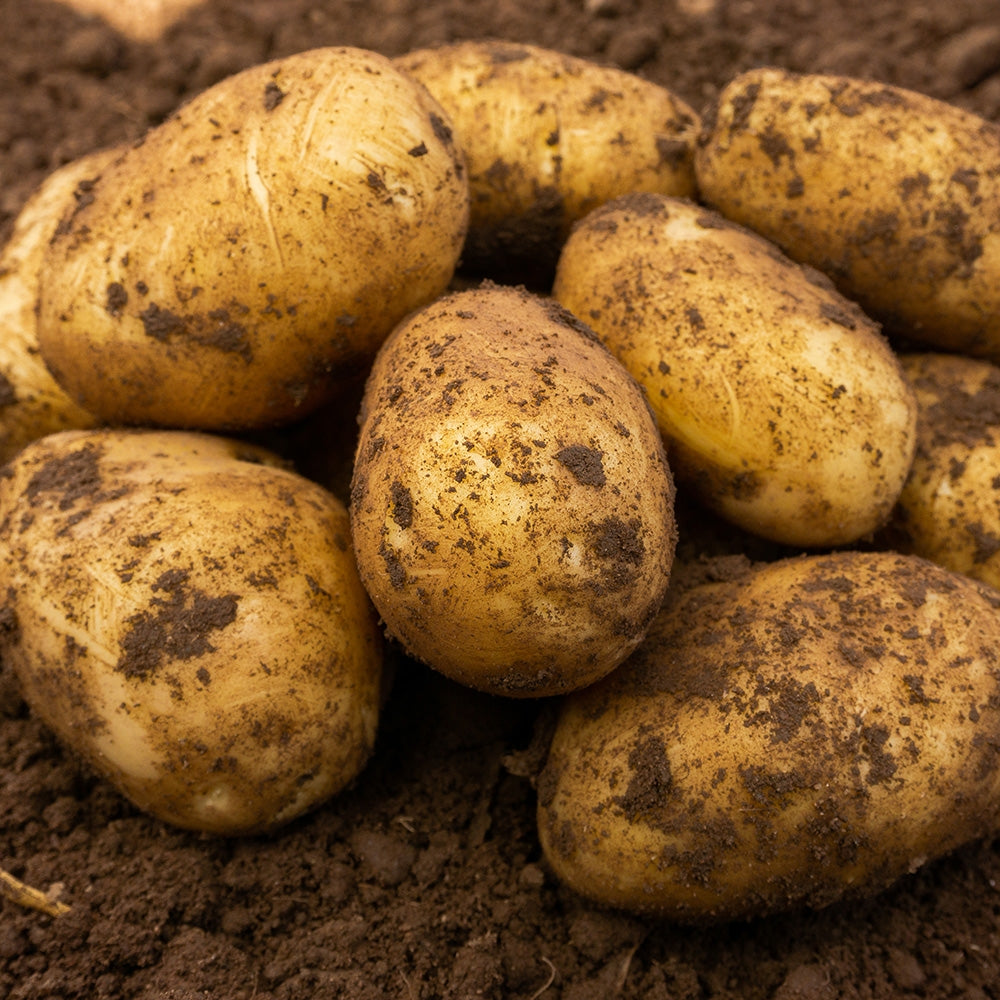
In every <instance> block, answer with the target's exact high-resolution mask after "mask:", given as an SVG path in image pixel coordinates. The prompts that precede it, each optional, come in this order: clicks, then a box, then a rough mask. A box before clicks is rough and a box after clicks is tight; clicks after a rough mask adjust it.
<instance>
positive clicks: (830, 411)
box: [553, 194, 916, 547]
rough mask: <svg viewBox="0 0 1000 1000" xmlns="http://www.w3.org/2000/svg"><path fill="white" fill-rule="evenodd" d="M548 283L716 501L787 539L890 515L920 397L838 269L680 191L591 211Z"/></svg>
mask: <svg viewBox="0 0 1000 1000" xmlns="http://www.w3.org/2000/svg"><path fill="white" fill-rule="evenodd" d="M553 294H554V295H555V297H556V298H557V299H558V300H559V301H560V302H561V303H562V304H563V305H564V306H565V307H566V308H567V309H569V310H570V311H571V312H573V313H574V314H576V315H577V316H579V317H580V318H581V319H582V320H583V321H584V322H586V323H589V324H591V325H592V326H593V328H594V329H595V330H596V331H597V333H598V334H599V335H600V337H601V339H602V340H603V341H604V343H605V344H607V346H608V347H609V348H610V349H611V351H612V353H613V354H614V355H615V356H616V357H617V358H618V359H619V360H620V361H621V362H622V363H623V364H624V365H625V367H626V368H627V369H628V370H629V371H630V372H631V373H632V375H633V376H634V377H635V378H636V379H637V380H638V381H639V382H640V383H641V384H642V385H643V386H644V387H645V389H646V393H647V397H648V399H649V403H650V405H651V406H652V408H653V411H654V413H655V414H656V417H657V421H658V422H659V426H660V430H661V432H662V433H663V435H664V437H665V439H666V440H667V442H668V448H667V451H668V455H669V458H670V464H671V468H672V469H673V471H674V473H675V474H676V476H677V481H678V483H681V484H685V485H686V486H687V487H688V488H690V489H691V490H692V491H693V492H694V493H695V494H696V495H697V496H698V498H699V499H700V500H701V501H702V502H703V503H705V504H706V505H707V506H708V507H710V508H711V509H712V510H715V511H717V512H718V513H719V514H721V515H723V516H724V517H726V518H728V519H729V520H731V521H733V522H734V523H735V524H737V525H739V526H740V527H742V528H744V529H746V530H748V531H751V532H754V533H755V534H757V535H760V536H762V537H764V538H768V539H771V540H772V541H777V542H781V543H784V544H789V545H801V546H816V547H829V546H837V545H845V544H849V543H852V542H854V541H856V540H858V539H859V538H862V537H863V536H865V535H867V534H869V533H870V532H872V531H873V530H874V529H876V528H877V527H879V526H880V525H881V524H883V523H884V522H885V521H886V519H887V518H888V517H889V514H890V512H891V510H892V507H893V504H894V503H895V501H896V498H897V496H898V495H899V491H900V489H901V488H902V485H903V482H904V480H905V478H906V474H907V471H908V470H909V467H910V462H911V460H912V456H913V448H914V442H915V422H916V403H915V401H914V399H913V393H912V391H911V389H910V387H909V385H908V383H907V381H906V379H905V378H904V377H903V375H902V372H901V370H900V367H899V363H898V361H897V360H896V358H895V357H894V355H893V353H892V351H891V350H890V348H889V347H888V345H887V344H886V342H885V340H884V339H883V338H882V336H881V333H880V331H879V328H878V326H877V324H875V323H874V322H873V321H872V320H870V319H868V317H867V316H865V315H864V313H862V312H861V310H860V309H858V308H857V307H856V306H855V305H854V304H853V303H851V302H849V301H848V300H846V299H844V298H843V297H842V296H841V295H839V294H838V293H837V292H836V291H835V290H834V288H833V287H832V285H830V283H829V281H827V280H826V279H824V278H823V277H822V276H821V275H819V274H818V273H816V272H815V271H813V270H811V269H804V268H802V267H801V266H799V265H798V264H795V263H793V262H792V261H791V260H789V259H788V258H787V257H785V256H784V255H782V254H781V253H780V252H779V251H778V250H777V248H776V247H775V246H774V245H773V244H771V243H769V242H768V241H766V240H764V239H763V238H761V237H759V236H757V235H756V234H754V233H752V232H750V231H748V230H746V229H744V228H743V227H741V226H737V225H734V224H732V223H729V222H727V221H726V220H725V219H723V218H722V217H721V216H719V215H718V214H717V213H714V212H711V211H709V210H708V209H705V208H702V207H700V206H698V205H695V204H694V203H693V202H690V201H687V200H685V199H678V198H668V197H666V196H663V195H655V194H636V195H627V196H625V197H623V198H619V199H615V200H614V201H612V202H609V203H608V204H606V205H604V206H603V207H601V208H599V209H597V210H596V211H595V212H592V213H591V214H590V215H589V216H588V217H587V218H586V219H584V220H583V221H582V222H581V223H580V224H579V225H578V226H577V228H576V229H575V230H574V232H573V235H572V236H571V237H570V239H569V240H568V241H567V243H566V246H565V248H564V250H563V253H562V256H561V257H560V260H559V268H558V271H557V274H556V282H555V286H554V292H553Z"/></svg>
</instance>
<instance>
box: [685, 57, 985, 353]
mask: <svg viewBox="0 0 1000 1000" xmlns="http://www.w3.org/2000/svg"><path fill="white" fill-rule="evenodd" d="M695 168H696V172H697V177H698V186H699V189H700V191H701V195H702V197H703V199H704V200H706V201H707V202H708V203H710V204H712V205H714V206H715V207H716V208H717V209H718V210H719V211H720V212H722V213H723V214H724V215H726V216H728V217H729V218H731V219H734V220H736V221H737V222H741V223H743V224H744V225H747V226H749V227H751V228H752V229H755V230H756V231H757V232H759V233H761V234H763V235H764V236H766V237H768V238H769V239H771V240H773V241H774V242H775V243H777V244H779V245H780V246H781V247H782V248H783V249H784V250H785V251H786V252H787V253H788V254H789V255H790V256H792V257H794V258H795V259H796V260H800V261H805V262H806V263H809V264H812V265H813V266H814V267H817V268H820V269H821V270H823V271H825V272H826V273H827V274H829V275H830V276H831V277H832V278H833V280H834V281H835V282H836V283H837V285H838V287H839V288H840V289H841V291H843V292H844V293H845V294H847V295H848V296H850V297H852V298H854V299H856V300H857V301H858V302H859V303H860V304H861V306H862V307H863V308H864V309H865V311H867V312H868V313H870V314H871V315H873V316H874V317H875V318H877V319H879V320H880V321H882V322H883V323H884V324H885V325H886V328H887V330H888V331H889V332H890V333H892V334H894V335H900V336H903V337H905V338H907V339H911V340H915V341H919V342H922V343H924V344H927V345H930V346H933V347H938V348H942V349H945V350H955V351H962V352H964V353H968V354H973V355H977V356H982V357H987V358H993V359H994V360H998V359H1000V128H998V127H997V126H996V125H994V124H992V123H990V122H987V121H984V120H983V119H981V118H979V117H977V116H975V115H973V114H972V113H970V112H968V111H963V110H961V109H959V108H956V107H953V106H951V105H949V104H946V103H944V102H942V101H938V100H934V99H932V98H930V97H926V96H924V95H923V94H918V93H914V92H912V91H908V90H902V89H900V88H898V87H891V86H887V85H886V84H883V83H875V82H870V81H863V80H855V79H850V78H847V77H841V76H822V75H808V74H807V75H798V74H794V73H789V72H786V71H784V70H779V69H756V70H751V71H749V72H747V73H744V74H742V75H740V76H738V77H736V78H735V79H734V80H733V81H732V82H731V83H730V84H729V85H728V86H727V87H726V88H725V89H724V90H723V91H722V93H721V94H720V96H719V99H718V104H717V107H716V109H715V110H714V111H713V112H712V113H711V114H709V115H706V127H705V130H704V135H703V137H702V139H701V140H700V141H699V144H698V150H697V153H696V157H695Z"/></svg>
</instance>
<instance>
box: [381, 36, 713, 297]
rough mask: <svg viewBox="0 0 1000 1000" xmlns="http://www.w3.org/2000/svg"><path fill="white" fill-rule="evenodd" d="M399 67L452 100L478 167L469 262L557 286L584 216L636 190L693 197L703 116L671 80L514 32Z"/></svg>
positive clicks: (494, 273)
mask: <svg viewBox="0 0 1000 1000" xmlns="http://www.w3.org/2000/svg"><path fill="white" fill-rule="evenodd" d="M396 65H398V66H399V67H401V68H402V69H404V70H405V71H406V72H407V73H409V74H411V75H412V76H414V77H416V78H417V79H418V80H420V81H421V82H422V83H423V84H425V85H426V87H427V88H428V90H430V92H431V93H432V94H433V95H434V96H435V97H436V98H437V100H438V101H440V102H441V104H442V106H443V107H444V108H445V110H446V111H447V112H448V114H449V116H450V118H451V120H452V122H453V123H454V128H455V137H456V140H457V142H458V144H459V145H460V146H461V147H462V149H463V150H464V152H465V157H466V161H467V163H468V169H469V187H470V194H471V205H470V215H469V235H468V239H467V243H466V248H465V252H464V256H463V262H464V264H465V265H466V266H468V267H469V268H471V269H474V270H477V271H478V272H479V273H480V274H485V275H487V276H489V277H492V278H497V277H503V278H504V279H505V280H509V281H513V280H514V279H519V280H521V279H523V280H528V281H530V282H531V283H532V284H533V285H536V286H539V287H544V288H545V289H546V290H547V289H548V287H549V283H550V281H551V271H552V268H553V267H554V266H555V261H556V258H557V256H558V253H559V247H560V246H561V245H562V243H563V242H564V241H565V239H566V237H567V236H568V235H569V231H570V228H571V227H572V225H573V223H574V222H575V221H576V220H577V219H580V218H582V217H583V216H584V215H586V214H587V212H589V211H591V210H592V209H594V208H596V207H597V206H598V205H600V204H602V203H603V202H605V201H608V200H609V199H611V198H614V197H616V196H617V195H622V194H626V193H628V192H629V191H661V192H663V193H664V194H676V195H688V196H690V195H693V194H694V191H695V183H694V162H693V161H694V143H695V139H696V137H697V135H698V131H699V127H700V121H699V119H698V116H697V115H696V114H695V112H694V111H693V109H692V108H690V107H689V106H688V105H687V104H686V103H685V102H683V101H682V100H680V99H679V98H678V97H676V96H675V95H674V94H672V93H671V92H670V91H668V90H667V89H665V88H664V87H660V86H657V85H656V84H653V83H650V82H649V81H648V80H643V79H642V78H640V77H638V76H635V75H633V74H631V73H626V72H625V71H623V70H619V69H615V68H613V67H609V66H600V65H598V64H596V63H593V62H588V61H586V60H583V59H577V58H574V57H572V56H568V55H564V54H562V53H559V52H553V51H551V50H549V49H544V48H539V47H538V46H535V45H524V44H521V43H515V42H505V41H495V40H490V41H467V42H458V43H455V44H453V45H443V46H440V47H437V48H430V49H419V50H417V51H415V52H410V53H408V54H406V55H403V56H400V57H399V58H398V59H397V60H396Z"/></svg>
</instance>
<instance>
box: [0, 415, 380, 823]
mask: <svg viewBox="0 0 1000 1000" xmlns="http://www.w3.org/2000/svg"><path fill="white" fill-rule="evenodd" d="M273 461H274V459H273V458H272V456H270V455H268V454H267V453H266V452H264V451H262V450H260V449H255V448H250V447H249V446H247V445H245V444H241V443H236V442H234V441H228V440H224V439H221V438H214V437H211V436H208V435H199V434H192V433H185V432H181V431H133V432H128V431H110V430H105V431H96V430H95V431H64V432H62V433H59V434H55V435H51V436H49V437H46V438H43V439H42V440H40V441H37V442H35V443H33V444H31V445H28V447H27V448H25V449H24V450H23V451H22V452H21V453H20V455H19V456H18V457H17V458H16V459H15V460H14V461H13V462H12V463H11V464H10V465H9V466H8V467H7V474H6V476H5V477H4V478H3V479H2V480H0V516H2V523H0V551H2V556H0V583H2V586H3V589H2V591H0V592H2V593H4V594H6V599H5V604H4V606H3V609H2V612H0V620H2V624H3V628H2V630H0V652H2V655H3V658H4V662H5V663H7V664H9V665H10V666H11V667H12V668H13V669H14V671H15V672H16V674H17V676H18V678H19V680H20V683H21V686H22V689H23V691H24V697H25V699H26V701H27V702H28V704H29V705H30V706H31V708H32V710H33V711H34V712H35V713H37V715H38V716H39V717H40V718H41V719H42V720H43V721H44V722H45V723H47V724H48V725H49V726H50V727H51V728H52V730H53V731H54V732H55V734H56V735H57V736H58V737H59V738H60V739H61V740H62V742H63V743H64V744H66V746H68V747H69V748H71V749H72V750H74V751H76V752H77V753H79V754H80V755H81V756H82V757H83V758H84V759H86V760H87V761H89V762H90V764H91V765H93V767H94V768H95V769H96V770H97V771H98V772H100V773H101V774H103V775H104V776H105V777H106V778H107V779H109V780H110V781H111V782H112V784H114V785H115V786H116V787H117V788H118V789H119V790H120V791H121V792H122V793H124V794H125V795H126V796H127V797H128V798H129V799H131V801H132V802H133V803H135V804H136V805H137V806H139V807H140V808H141V809H144V810H146V811H148V812H150V813H152V814H153V815H154V816H157V817H159V818H160V819H162V820H164V821H166V822H168V823H171V824H174V825H176V826H180V827H185V828H188V829H193V830H201V831H207V832H210V833H216V834H244V833H254V832H260V831H265V830H270V829H273V828H275V827H277V826H279V825H281V824H282V823H285V822H287V821H288V820H291V819H292V818H294V817H296V816H298V815H300V814H301V813H303V812H305V811H306V810H308V809H310V808H312V807H313V806H315V805H317V804H318V803H320V802H322V801H323V800H324V799H326V798H327V797H329V796H330V795H332V794H333V793H334V792H336V791H338V790H340V789H342V788H343V787H344V786H345V785H347V784H348V783H349V782H350V781H351V780H352V779H353V778H354V777H355V776H356V775H357V774H358V773H359V771H360V770H361V768H362V767H363V765H364V764H365V762H366V761H367V759H368V757H369V755H370V753H371V750H372V746H373V742H374V738H375V732H376V726H377V717H378V711H379V698H380V683H381V678H380V674H381V664H382V646H381V642H382V640H381V636H380V634H379V632H378V627H377V621H376V619H375V615H374V610H373V609H372V607H371V604H370V602H369V601H368V598H367V595H366V594H365V592H364V590H363V588H362V586H361V582H360V580H359V579H358V574H357V567H356V564H355V561H354V557H353V554H352V552H351V547H350V525H349V523H348V517H347V510H346V508H345V507H344V506H343V505H342V504H341V503H339V502H338V501H336V500H335V499H334V498H333V497H332V496H331V495H330V494H328V493H327V492H326V491H325V490H323V489H321V488H320V487H319V486H316V485H314V484H312V483H310V482H308V481H307V480H305V479H302V478H301V477H300V476H298V475H296V474H294V473H292V472H289V471H287V470H285V469H284V468H281V467H278V466H276V465H273V464H271V463H272V462H273Z"/></svg>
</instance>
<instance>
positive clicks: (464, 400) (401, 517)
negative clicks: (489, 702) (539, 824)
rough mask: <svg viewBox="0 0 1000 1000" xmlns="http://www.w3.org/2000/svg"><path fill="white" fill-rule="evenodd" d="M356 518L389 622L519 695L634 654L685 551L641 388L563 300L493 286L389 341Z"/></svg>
mask: <svg viewBox="0 0 1000 1000" xmlns="http://www.w3.org/2000/svg"><path fill="white" fill-rule="evenodd" d="M351 518H352V530H353V533H354V540H355V548H356V550H357V553H358V563H359V567H360V570H361V576H362V579H363V580H364V583H365V586H366V587H367V589H368V592H369V593H370V594H371V595H372V599H373V601H374V602H375V606H376V607H377V608H378V610H379V612H380V614H381V616H382V618H383V620H384V621H385V624H386V628H387V630H388V631H389V633H390V634H391V635H392V636H394V637H395V638H397V639H399V640H400V642H401V643H402V644H403V645H404V647H405V648H406V649H407V651H408V652H410V653H411V654H412V655H414V656H416V657H417V658H419V659H421V660H423V661H425V662H426V663H428V664H430V665H431V666H433V667H434V668H436V669H437V670H439V671H440V672H442V673H444V674H446V675H448V676H450V677H452V678H453V679H456V680H459V681H461V682H462V683H465V684H468V685H470V686H472V687H476V688H479V689H481V690H486V691H491V692H493V693H497V694H503V695H508V696H513V697H528V696H542V695H549V694H555V693H558V692H561V691H566V690H571V689H573V688H575V687H579V686H580V685H582V684H585V683H589V682H590V681H592V680H594V679H596V678H597V677H599V676H603V675H604V674H606V673H607V672H608V671H609V670H611V669H613V668H614V667H615V666H616V665H617V664H618V663H620V662H621V660H622V659H624V657H625V656H627V655H628V653H629V652H631V650H632V649H634V648H635V646H636V645H637V644H638V643H639V642H640V641H641V639H642V637H643V635H644V634H645V630H646V628H647V627H648V624H649V622H650V620H651V619H652V616H653V615H654V614H655V613H656V610H657V609H658V608H659V605H660V602H661V601H662V599H663V594H664V592H665V590H666V586H667V582H668V580H669V575H670V568H671V565H672V562H673V553H674V548H675V544H676V537H675V525H674V518H673V482H672V479H671V475H670V471H669V468H668V466H667V464H666V459H665V457H664V454H663V447H662V444H661V442H660V439H659V435H658V433H657V431H656V427H655V424H654V423H653V420H652V417H651V415H650V413H649V411H648V408H647V407H646V404H645V401H644V399H643V396H642V394H641V392H640V390H639V388H638V386H637V385H636V384H635V383H634V381H633V380H632V379H631V378H630V377H629V376H628V374H627V373H626V372H625V371H624V369H622V368H621V366H619V365H618V364H617V362H615V361H614V359H613V358H612V357H611V356H610V355H609V354H608V353H607V351H606V350H605V349H604V348H603V347H602V346H601V345H600V344H599V343H598V342H597V340H596V338H595V337H594V335H593V333H592V332H591V331H589V330H588V329H587V328H585V327H584V326H583V325H582V324H581V323H580V322H579V321H578V320H577V319H576V318H575V317H573V316H571V315H569V314H568V313H566V312H565V310H563V309H561V308H560V307H559V306H558V305H557V304H555V303H553V302H551V301H549V300H544V299H542V298H540V297H536V296H532V295H529V294H528V293H527V292H525V291H524V290H523V289H521V290H518V289H510V288H502V287H500V286H493V285H486V286H484V287H482V288H479V289H476V290H473V291H468V292H460V293H455V294H452V295H449V296H446V297H445V298H443V299H440V300H438V301H437V302H435V303H434V304H432V305H431V306H428V307H427V308H426V309H424V310H422V311H421V312H419V313H417V314H415V315H414V316H412V317H411V318H410V319H409V320H407V322H405V323H404V324H402V325H401V326H400V327H399V328H398V329H397V330H396V331H395V332H394V334H393V335H392V337H390V339H389V340H388V341H387V342H386V344H385V346H384V347H383V349H382V351H380V353H379V355H378V357H377V359H376V362H375V366H374V368H373V370H372V374H371V376H370V378H369V381H368V385H367V389H366V393H365V397H364V401H363V403H362V410H361V434H360V438H359V442H358V449H357V455H356V461H355V471H354V478H353V482H352V492H351Z"/></svg>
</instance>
